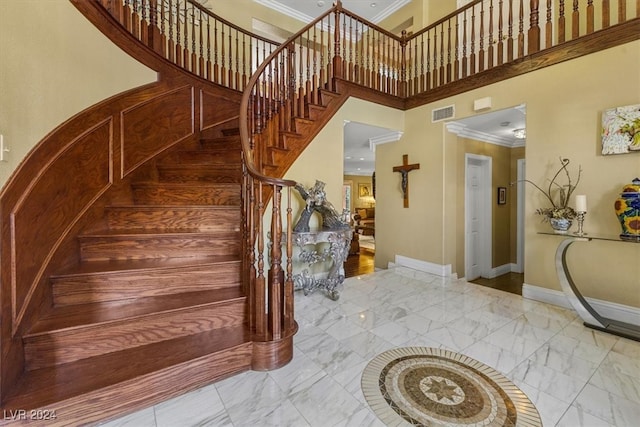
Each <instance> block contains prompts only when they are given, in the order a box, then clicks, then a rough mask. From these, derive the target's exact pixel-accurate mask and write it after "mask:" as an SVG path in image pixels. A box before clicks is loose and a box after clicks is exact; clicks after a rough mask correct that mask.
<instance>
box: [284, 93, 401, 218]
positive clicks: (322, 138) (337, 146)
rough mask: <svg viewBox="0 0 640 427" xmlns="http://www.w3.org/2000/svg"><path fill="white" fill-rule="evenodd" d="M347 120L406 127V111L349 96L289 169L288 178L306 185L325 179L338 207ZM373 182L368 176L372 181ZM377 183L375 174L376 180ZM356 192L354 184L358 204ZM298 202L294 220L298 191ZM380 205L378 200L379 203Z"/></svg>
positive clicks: (329, 197) (389, 126) (298, 210)
mask: <svg viewBox="0 0 640 427" xmlns="http://www.w3.org/2000/svg"><path fill="white" fill-rule="evenodd" d="M345 120H351V121H356V122H359V123H364V124H370V125H375V126H380V127H384V128H388V129H402V128H404V113H403V112H402V111H399V110H394V109H392V108H389V107H383V106H381V105H376V104H372V103H370V102H367V101H362V100H359V99H355V98H350V99H349V100H347V102H345V104H344V105H343V106H342V108H340V110H339V111H338V112H337V113H336V114H335V115H334V116H333V118H332V119H331V120H330V121H329V123H327V125H326V126H325V127H324V128H322V130H321V131H320V133H319V134H318V136H316V138H315V139H314V140H313V141H312V142H311V144H309V146H308V147H307V149H306V150H305V151H304V152H303V153H302V155H301V156H300V157H299V158H298V160H297V161H296V163H294V164H293V166H291V168H290V169H289V170H288V171H287V173H286V176H285V178H287V179H292V180H295V181H297V182H300V183H302V184H303V185H304V186H306V187H308V186H310V185H313V183H314V182H315V180H316V179H319V180H321V181H324V182H325V183H326V187H325V188H326V190H327V199H328V200H329V201H330V202H331V203H332V204H333V205H334V206H335V207H336V209H338V210H339V208H340V206H341V200H342V183H343V182H344V179H345V178H344V175H343V167H342V159H343V157H344V123H345ZM384 145H392V143H389V144H383V145H379V146H378V149H379V148H380V147H381V146H384ZM362 178H366V177H362ZM370 181H371V180H370V179H369V182H370ZM377 182H378V179H377V173H376V183H377ZM354 184H355V180H354ZM376 188H377V184H376ZM357 191H358V186H357V184H355V185H354V189H353V196H352V197H354V199H353V200H354V203H358V200H357ZM376 194H377V193H376ZM296 201H297V203H296V204H295V205H294V209H293V217H294V222H295V221H296V220H297V218H298V215H299V212H300V209H301V207H302V199H301V198H300V197H299V196H298V195H297V192H296ZM377 205H378V204H377V203H376V206H377ZM316 223H317V222H316ZM313 224H314V223H312V225H313Z"/></svg>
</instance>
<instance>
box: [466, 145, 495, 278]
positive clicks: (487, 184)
mask: <svg viewBox="0 0 640 427" xmlns="http://www.w3.org/2000/svg"><path fill="white" fill-rule="evenodd" d="M491 171H492V159H491V157H487V156H482V155H477V154H470V153H466V154H465V207H466V208H465V257H464V258H465V277H466V278H467V280H468V281H471V280H474V279H477V278H478V277H487V276H488V275H489V274H490V270H491V254H492V251H491V246H492V244H491V228H492V215H491Z"/></svg>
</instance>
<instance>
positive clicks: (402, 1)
mask: <svg viewBox="0 0 640 427" xmlns="http://www.w3.org/2000/svg"><path fill="white" fill-rule="evenodd" d="M409 3H411V0H399V1H395V2H393V3H391V4H390V5H389V6H388V7H387V8H385V9H383V10H382V11H381V12H380V13H379V14H377V15H376V16H374V17H373V18H372V19H371V22H373V23H374V24H379V23H380V22H381V21H382V20H384V19H386V18H388V17H389V16H391V15H393V14H394V13H395V12H397V11H398V10H400V9H401V8H403V7H404V6H406V5H408V4H409Z"/></svg>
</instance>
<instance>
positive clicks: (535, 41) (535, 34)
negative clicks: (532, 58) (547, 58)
mask: <svg viewBox="0 0 640 427" xmlns="http://www.w3.org/2000/svg"><path fill="white" fill-rule="evenodd" d="M529 4H530V7H531V20H530V26H529V33H528V36H529V51H528V52H527V53H528V54H529V55H530V54H532V53H536V52H538V51H539V50H540V26H539V25H538V23H539V22H540V1H539V0H531V1H530V2H529Z"/></svg>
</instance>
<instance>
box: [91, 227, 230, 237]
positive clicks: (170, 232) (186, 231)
mask: <svg viewBox="0 0 640 427" xmlns="http://www.w3.org/2000/svg"><path fill="white" fill-rule="evenodd" d="M239 231H240V228H239V226H238V227H237V228H235V229H233V230H222V231H217V230H211V231H209V230H207V231H202V230H200V229H197V228H194V229H191V228H175V229H171V228H157V229H156V228H135V229H132V230H120V229H116V230H104V231H99V232H93V233H87V234H83V235H81V236H79V237H80V238H81V239H96V238H98V239H101V238H131V237H154V236H162V237H164V238H170V237H211V236H214V237H217V238H219V239H235V238H238V237H239V236H238V233H239Z"/></svg>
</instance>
